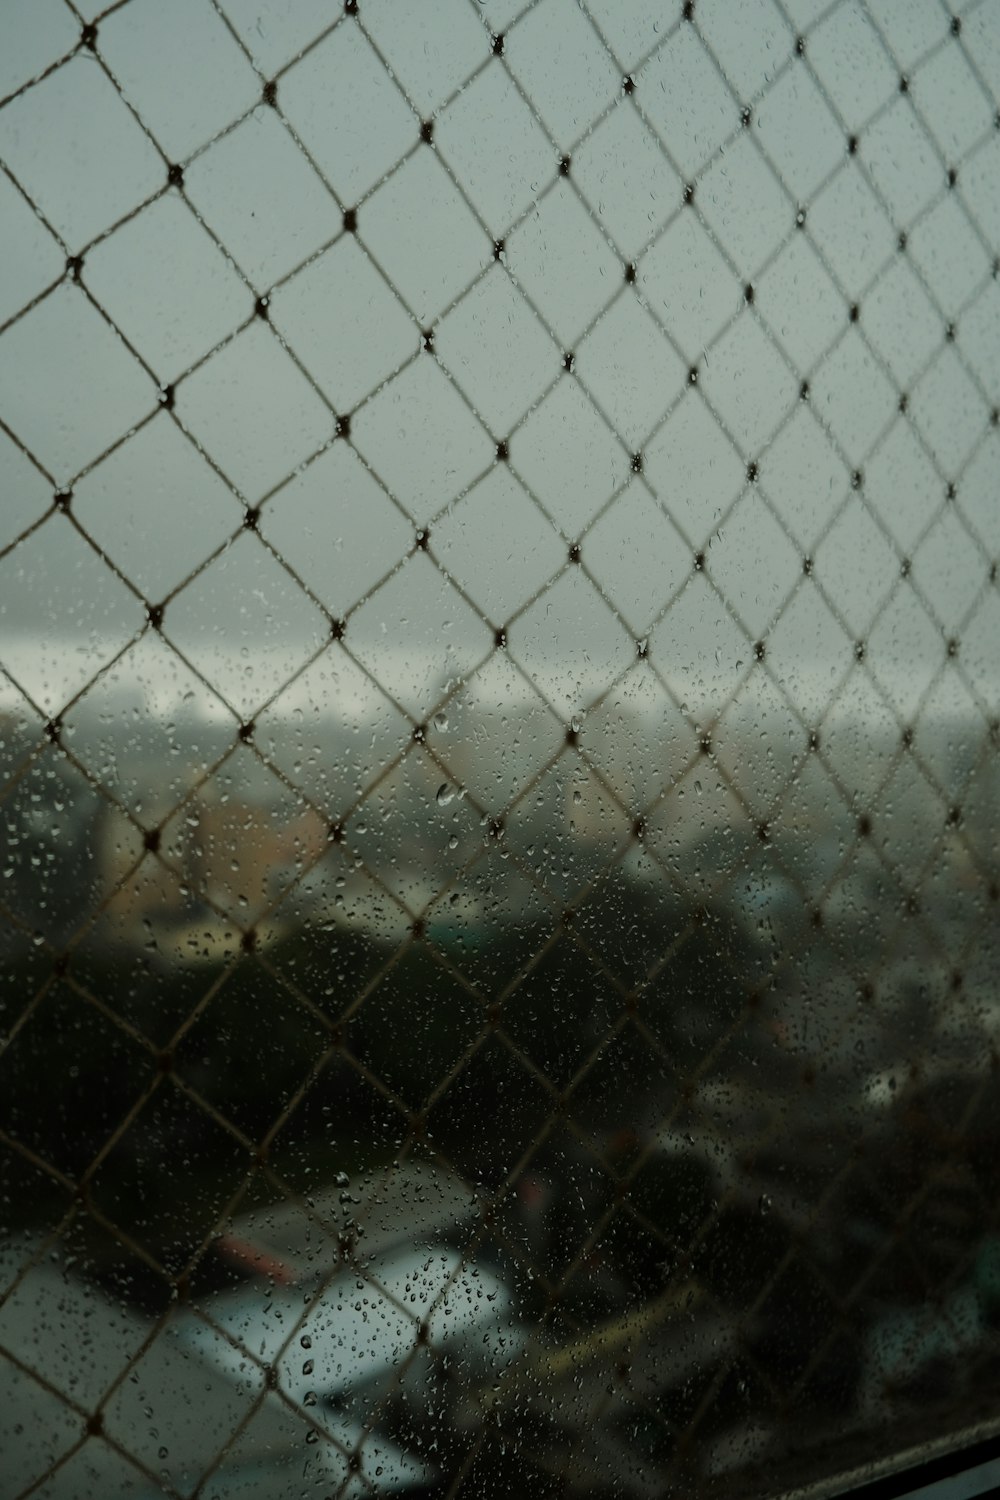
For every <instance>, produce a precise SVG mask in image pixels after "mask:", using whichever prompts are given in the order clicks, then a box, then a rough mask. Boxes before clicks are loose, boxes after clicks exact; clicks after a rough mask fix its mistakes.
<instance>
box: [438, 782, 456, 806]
mask: <svg viewBox="0 0 1000 1500" xmlns="http://www.w3.org/2000/svg"><path fill="white" fill-rule="evenodd" d="M454 795H455V788H454V787H453V786H449V785H448V783H447V782H446V781H443V782H442V783H441V785H440V786H439V787H438V789H437V804H438V807H447V806H448V803H449V802H451V800H452V799H453V797H454Z"/></svg>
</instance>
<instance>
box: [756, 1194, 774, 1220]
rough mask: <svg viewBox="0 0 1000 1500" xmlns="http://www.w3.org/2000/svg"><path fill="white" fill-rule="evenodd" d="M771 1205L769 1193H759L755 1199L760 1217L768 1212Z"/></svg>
mask: <svg viewBox="0 0 1000 1500" xmlns="http://www.w3.org/2000/svg"><path fill="white" fill-rule="evenodd" d="M772 1207H773V1204H772V1202H771V1197H770V1194H768V1193H761V1195H760V1197H759V1198H758V1200H757V1211H758V1213H759V1214H760V1215H761V1218H763V1217H764V1215H765V1214H769V1213H770V1212H771V1209H772Z"/></svg>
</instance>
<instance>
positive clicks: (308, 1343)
mask: <svg viewBox="0 0 1000 1500" xmlns="http://www.w3.org/2000/svg"><path fill="white" fill-rule="evenodd" d="M299 1343H300V1345H301V1346H302V1348H303V1349H311V1348H312V1346H313V1341H312V1339H311V1338H310V1337H309V1335H308V1333H304V1334H303V1335H302V1337H301V1338H300V1339H299Z"/></svg>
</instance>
